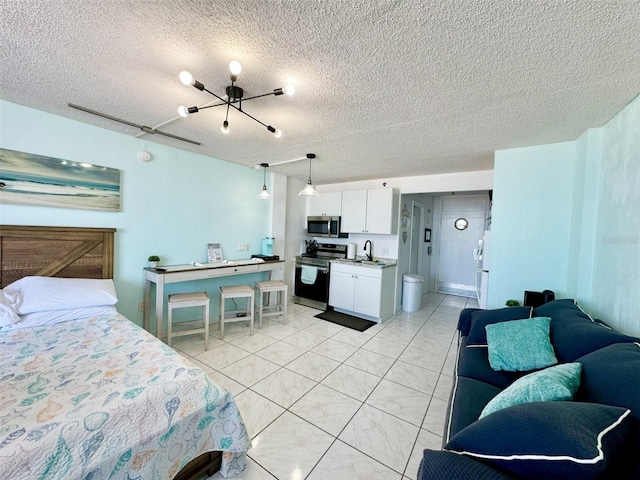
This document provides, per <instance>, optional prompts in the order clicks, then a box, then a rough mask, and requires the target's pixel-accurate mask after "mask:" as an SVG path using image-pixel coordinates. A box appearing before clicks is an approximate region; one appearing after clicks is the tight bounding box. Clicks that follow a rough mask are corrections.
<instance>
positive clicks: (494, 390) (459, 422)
mask: <svg viewBox="0 0 640 480" xmlns="http://www.w3.org/2000/svg"><path fill="white" fill-rule="evenodd" d="M500 391H501V389H500V388H498V387H494V386H493V385H489V384H488V383H483V382H480V381H478V380H474V379H473V378H467V377H460V376H458V377H457V378H456V379H455V380H454V384H453V388H452V390H451V398H450V400H449V410H448V411H447V419H446V421H445V431H444V436H443V439H444V441H445V442H448V441H449V439H450V438H452V437H453V436H454V435H455V434H457V433H458V432H459V431H460V430H462V429H463V428H465V427H468V426H469V425H471V424H472V423H473V422H475V421H476V420H478V417H479V416H480V413H481V412H482V409H483V408H484V407H485V405H487V403H488V402H489V401H490V400H491V399H492V398H494V397H495V396H496V395H498V394H499V393H500Z"/></svg>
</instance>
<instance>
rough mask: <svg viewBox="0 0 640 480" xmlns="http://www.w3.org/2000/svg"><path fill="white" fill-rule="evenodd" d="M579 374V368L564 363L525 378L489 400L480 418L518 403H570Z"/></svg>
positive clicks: (578, 380) (577, 365)
mask: <svg viewBox="0 0 640 480" xmlns="http://www.w3.org/2000/svg"><path fill="white" fill-rule="evenodd" d="M581 371H582V365H581V364H579V363H565V364H563V365H556V366H555V367H549V368H545V369H544V370H540V371H538V372H533V373H530V374H529V375H525V376H524V377H522V378H519V379H518V380H516V381H515V382H513V383H512V384H511V385H510V386H509V387H507V388H505V389H504V390H503V391H502V392H500V393H499V394H498V395H496V396H495V397H493V399H491V401H490V402H489V403H487V404H486V405H485V407H484V409H483V410H482V413H480V418H483V417H486V416H487V415H489V414H490V413H493V412H497V411H498V410H502V409H503V408H508V407H512V406H513V405H520V404H522V403H531V402H549V401H557V400H571V399H572V398H573V396H574V395H575V393H576V391H577V390H578V388H579V387H580V372H581Z"/></svg>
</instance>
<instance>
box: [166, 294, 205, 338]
mask: <svg viewBox="0 0 640 480" xmlns="http://www.w3.org/2000/svg"><path fill="white" fill-rule="evenodd" d="M168 307H169V308H168V310H169V314H168V319H167V333H168V335H167V344H168V345H169V346H171V339H172V338H173V337H181V336H183V335H193V334H194V333H204V349H205V350H209V295H207V292H193V293H174V294H173V295H169V304H168ZM187 307H202V327H200V328H192V329H190V330H179V331H177V332H173V331H172V327H173V310H174V309H175V308H187Z"/></svg>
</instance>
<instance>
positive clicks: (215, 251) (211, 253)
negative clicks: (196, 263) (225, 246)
mask: <svg viewBox="0 0 640 480" xmlns="http://www.w3.org/2000/svg"><path fill="white" fill-rule="evenodd" d="M221 261H222V247H221V246H220V244H219V243H207V262H209V263H216V262H221Z"/></svg>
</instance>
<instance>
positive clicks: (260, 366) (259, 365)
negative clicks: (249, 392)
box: [220, 355, 280, 387]
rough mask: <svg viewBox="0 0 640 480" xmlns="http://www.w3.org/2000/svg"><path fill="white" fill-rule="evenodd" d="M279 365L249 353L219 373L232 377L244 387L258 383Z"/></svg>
mask: <svg viewBox="0 0 640 480" xmlns="http://www.w3.org/2000/svg"><path fill="white" fill-rule="evenodd" d="M279 368H280V365H278V364H276V363H273V362H270V361H269V360H266V359H264V358H262V357H258V356H257V355H249V356H248V357H245V358H243V359H241V360H238V361H237V362H236V363H232V364H231V365H229V366H228V367H224V368H223V369H222V370H220V373H222V374H224V375H226V376H227V377H231V378H234V379H235V380H236V381H238V382H240V383H241V384H242V385H244V386H246V387H250V386H251V385H253V384H254V383H258V382H259V381H260V380H262V379H263V378H265V377H267V376H269V375H271V374H272V373H273V372H275V371H276V370H278V369H279Z"/></svg>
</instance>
